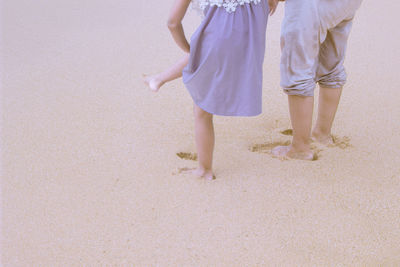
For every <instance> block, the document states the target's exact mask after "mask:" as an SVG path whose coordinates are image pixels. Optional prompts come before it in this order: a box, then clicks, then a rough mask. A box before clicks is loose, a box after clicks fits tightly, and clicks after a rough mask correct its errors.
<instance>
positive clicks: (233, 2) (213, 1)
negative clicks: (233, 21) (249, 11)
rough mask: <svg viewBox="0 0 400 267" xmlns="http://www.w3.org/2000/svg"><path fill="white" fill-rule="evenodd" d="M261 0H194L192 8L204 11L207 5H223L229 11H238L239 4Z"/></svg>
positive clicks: (256, 2)
mask: <svg viewBox="0 0 400 267" xmlns="http://www.w3.org/2000/svg"><path fill="white" fill-rule="evenodd" d="M260 2H261V0H192V8H193V9H194V10H197V11H199V12H202V11H203V10H204V9H205V8H206V7H207V6H217V7H223V8H225V10H226V11H227V12H228V13H232V12H235V11H236V7H237V6H238V5H241V6H242V5H244V4H250V3H254V4H258V3H260Z"/></svg>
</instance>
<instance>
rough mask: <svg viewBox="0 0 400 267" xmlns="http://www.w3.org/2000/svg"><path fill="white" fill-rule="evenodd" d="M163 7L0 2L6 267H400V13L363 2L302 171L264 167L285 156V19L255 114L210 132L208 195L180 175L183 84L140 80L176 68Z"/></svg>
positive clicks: (189, 125) (114, 1)
mask: <svg viewBox="0 0 400 267" xmlns="http://www.w3.org/2000/svg"><path fill="white" fill-rule="evenodd" d="M172 3H173V1H172V0H166V1H145V0H135V1H127V0H68V1H67V0H57V1H55V0H36V1H28V0H4V1H2V2H1V5H2V6H1V12H2V14H1V16H0V17H1V31H2V40H1V56H2V58H1V63H2V67H1V68H2V73H1V115H2V116H1V120H2V121H1V142H2V143H1V148H2V155H1V160H2V169H1V197H2V208H1V211H2V215H1V218H2V231H1V232H2V239H1V245H2V249H1V254H2V264H1V266H4V267H19V266H49V267H52V266H400V152H399V151H400V135H399V132H400V123H399V119H400V105H399V101H400V90H399V84H400V75H399V71H398V63H399V62H400V49H399V48H400V38H399V30H398V28H397V27H398V26H399V19H398V10H400V2H399V1H371V0H365V2H364V3H363V5H362V7H361V9H360V11H359V13H358V15H357V17H356V20H355V22H354V27H353V31H352V34H351V37H350V40H349V47H348V54H347V58H346V67H347V72H348V74H349V79H348V83H347V85H346V87H345V90H344V93H343V97H342V101H341V104H340V107H339V111H338V114H337V118H336V122H335V125H334V130H333V132H334V134H335V138H336V141H337V142H336V146H334V147H331V148H326V147H320V146H316V147H314V148H315V150H317V151H318V152H319V160H317V161H314V162H303V161H294V160H287V161H281V160H279V159H275V158H273V157H271V155H270V154H269V149H270V148H271V147H273V146H274V145H275V144H283V143H286V142H288V141H289V140H290V131H287V130H288V129H290V120H289V114H288V105H287V97H286V95H285V94H284V93H283V92H282V90H281V89H280V88H279V57H280V48H279V33H280V23H281V20H282V17H283V13H284V12H283V5H281V6H280V7H279V9H278V11H277V13H276V14H275V15H274V16H273V17H272V18H271V19H270V23H269V25H268V33H267V36H268V37H267V51H266V57H265V68H264V88H263V114H262V115H260V116H258V117H255V118H229V117H216V118H215V129H216V150H215V160H214V165H215V172H216V175H217V179H216V180H215V181H212V182H210V181H205V180H200V179H196V178H193V177H191V176H190V175H183V174H180V173H179V168H184V167H194V166H196V161H194V159H195V158H193V155H192V154H190V153H195V146H194V136H193V113H192V100H191V98H190V96H189V94H188V92H187V91H186V89H185V88H184V86H183V84H182V81H181V80H177V81H174V82H171V83H169V84H167V85H165V86H164V87H163V88H162V89H161V90H160V92H159V93H157V94H156V93H153V92H151V91H150V90H149V89H148V88H146V86H145V85H144V84H143V82H142V78H141V75H142V73H155V72H158V71H161V70H163V69H164V68H166V67H167V66H169V65H170V64H172V63H174V62H176V61H177V60H179V59H180V58H181V57H182V56H183V54H182V52H180V50H179V49H178V48H177V46H176V45H175V44H174V42H173V40H172V38H171V37H170V35H169V32H168V30H167V27H166V20H167V15H168V11H169V9H170V7H171V5H172ZM199 22H200V19H199V18H198V17H197V15H196V14H195V13H193V12H191V13H189V14H188V15H187V17H186V18H185V29H186V33H187V35H188V36H190V35H191V33H193V31H194V30H195V28H196V26H197V25H198V23H199ZM177 153H182V154H179V155H180V156H181V157H183V158H185V157H188V156H189V158H191V159H187V160H186V159H182V158H181V157H179V156H178V155H177ZM185 153H189V154H185Z"/></svg>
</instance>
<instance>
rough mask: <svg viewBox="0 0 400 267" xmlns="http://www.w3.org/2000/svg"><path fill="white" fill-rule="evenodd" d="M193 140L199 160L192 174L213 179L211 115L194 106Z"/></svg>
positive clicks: (213, 139) (213, 142)
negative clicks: (194, 140)
mask: <svg viewBox="0 0 400 267" xmlns="http://www.w3.org/2000/svg"><path fill="white" fill-rule="evenodd" d="M194 117H195V139H196V147H197V153H198V158H199V167H198V168H197V169H196V170H194V174H195V175H197V176H199V177H204V178H206V179H208V180H212V179H215V176H214V173H213V171H212V161H213V152H214V144H215V136H214V124H213V115H212V114H210V113H208V112H206V111H204V110H202V109H201V108H199V107H198V106H197V105H196V104H194Z"/></svg>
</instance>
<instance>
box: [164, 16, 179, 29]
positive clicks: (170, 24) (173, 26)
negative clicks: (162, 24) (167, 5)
mask: <svg viewBox="0 0 400 267" xmlns="http://www.w3.org/2000/svg"><path fill="white" fill-rule="evenodd" d="M178 26H179V22H177V21H175V20H172V19H170V20H168V21H167V27H168V29H170V30H173V29H176V28H178Z"/></svg>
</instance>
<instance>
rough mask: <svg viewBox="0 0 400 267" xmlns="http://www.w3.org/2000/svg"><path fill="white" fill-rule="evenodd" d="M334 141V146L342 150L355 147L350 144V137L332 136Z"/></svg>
mask: <svg viewBox="0 0 400 267" xmlns="http://www.w3.org/2000/svg"><path fill="white" fill-rule="evenodd" d="M332 139H333V145H334V146H336V147H339V148H341V149H346V148H349V147H353V146H352V145H351V144H350V137H348V136H343V137H339V136H336V135H332Z"/></svg>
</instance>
